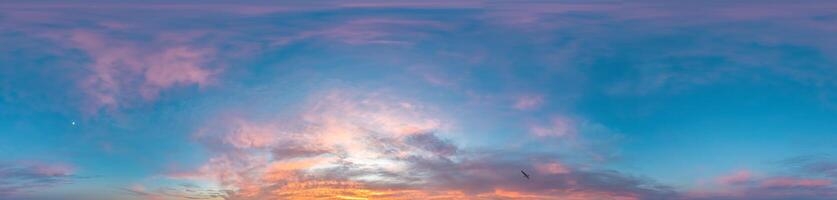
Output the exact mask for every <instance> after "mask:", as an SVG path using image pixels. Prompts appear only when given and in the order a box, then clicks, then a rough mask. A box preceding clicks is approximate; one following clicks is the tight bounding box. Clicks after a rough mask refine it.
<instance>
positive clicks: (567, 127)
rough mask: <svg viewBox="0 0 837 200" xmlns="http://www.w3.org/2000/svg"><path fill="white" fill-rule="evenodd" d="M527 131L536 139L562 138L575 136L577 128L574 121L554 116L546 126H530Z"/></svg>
mask: <svg viewBox="0 0 837 200" xmlns="http://www.w3.org/2000/svg"><path fill="white" fill-rule="evenodd" d="M529 131H530V132H531V133H532V134H534V135H535V136H538V137H563V136H570V135H574V134H576V132H577V128H576V124H575V120H572V119H570V118H567V117H563V116H556V117H553V118H552V119H551V120H550V121H549V122H548V123H546V124H536V125H531V126H530V127H529Z"/></svg>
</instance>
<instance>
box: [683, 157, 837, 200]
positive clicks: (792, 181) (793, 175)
mask: <svg viewBox="0 0 837 200" xmlns="http://www.w3.org/2000/svg"><path fill="white" fill-rule="evenodd" d="M820 158H822V157H818V156H800V157H795V158H791V159H786V160H784V161H781V162H780V163H782V164H785V165H784V167H786V168H784V169H785V170H786V171H787V172H784V173H781V174H782V175H776V174H768V175H764V176H759V177H755V176H753V175H752V172H750V171H737V172H734V173H731V174H730V175H725V176H721V177H718V178H716V180H718V183H720V184H721V185H719V186H720V188H719V189H711V190H701V191H689V192H686V193H684V194H683V195H682V199H687V200H699V199H724V200H738V199H742V200H743V199H756V200H767V199H770V200H773V199H777V200H778V199H803V200H815V199H816V200H819V199H829V198H831V197H833V196H835V195H837V187H835V185H834V184H833V180H832V179H830V178H824V177H828V176H827V174H825V173H810V172H808V171H804V170H805V168H796V167H793V166H794V165H796V164H799V163H810V162H811V161H812V160H819V159H820ZM787 164H791V165H790V166H791V167H788V165H787Z"/></svg>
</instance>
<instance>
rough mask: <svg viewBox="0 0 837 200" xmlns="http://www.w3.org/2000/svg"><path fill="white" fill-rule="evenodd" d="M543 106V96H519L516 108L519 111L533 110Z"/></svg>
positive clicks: (515, 103) (515, 104)
mask: <svg viewBox="0 0 837 200" xmlns="http://www.w3.org/2000/svg"><path fill="white" fill-rule="evenodd" d="M541 105H543V95H523V96H518V97H517V100H516V101H515V102H514V108H515V109H518V110H532V109H535V108H538V107H540V106H541Z"/></svg>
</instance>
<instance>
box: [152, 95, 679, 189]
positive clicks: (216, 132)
mask: <svg viewBox="0 0 837 200" xmlns="http://www.w3.org/2000/svg"><path fill="white" fill-rule="evenodd" d="M303 105H305V106H304V109H302V110H301V111H300V112H299V113H298V114H296V115H292V116H290V117H287V118H285V117H281V118H279V119H275V120H246V119H245V118H242V117H240V116H239V117H233V118H237V120H229V119H230V117H222V118H223V119H224V120H220V121H223V122H227V123H222V124H220V128H219V126H216V125H218V124H216V125H212V126H208V127H207V128H206V129H203V130H201V131H199V132H198V133H196V135H195V138H196V139H198V140H199V141H201V142H202V143H204V144H205V145H206V146H207V147H208V148H209V149H210V150H211V151H212V152H214V153H213V154H214V156H213V157H212V158H210V159H209V160H208V162H206V163H205V164H204V165H202V166H201V167H199V168H198V169H195V170H194V171H193V172H191V174H192V175H190V176H183V175H182V174H181V175H179V176H169V178H172V179H193V180H194V179H195V177H200V179H202V180H210V181H212V182H214V183H217V184H219V185H221V186H222V187H224V188H225V190H228V191H231V192H230V193H228V194H227V195H226V196H225V197H226V198H227V199H275V198H287V199H296V198H376V199H399V198H400V199H403V198H428V199H431V198H442V199H475V198H476V199H483V198H485V199H585V198H600V199H601V198H605V199H662V198H664V197H669V196H671V195H674V192H673V190H672V189H671V188H669V187H666V186H664V185H660V184H656V183H654V182H653V181H650V180H647V179H644V178H640V177H634V176H630V175H626V174H623V173H620V172H617V171H611V170H596V169H582V168H575V167H573V166H571V165H567V164H565V163H563V162H562V161H560V160H557V159H556V158H557V156H556V155H552V154H542V155H541V154H538V155H519V154H517V153H513V152H508V151H503V150H493V151H481V150H472V149H462V148H460V147H459V146H458V145H457V144H456V143H455V142H453V141H451V140H449V139H446V136H447V134H448V133H446V130H447V128H446V127H448V126H451V124H450V123H452V121H446V120H441V119H443V118H442V117H441V116H440V115H439V114H438V113H436V114H434V112H428V111H429V110H430V108H429V107H428V106H427V105H423V104H421V103H420V102H413V101H409V100H405V99H400V98H396V97H393V96H391V95H385V94H381V93H375V92H352V91H340V90H335V91H330V92H325V93H321V94H318V95H313V96H312V97H311V98H310V101H309V102H306V103H304V104H303ZM212 124H215V123H212ZM515 155H517V156H515ZM521 169H526V170H527V171H531V174H532V179H531V180H529V182H527V180H525V179H523V178H522V177H521V176H520V174H519V171H520V170H521Z"/></svg>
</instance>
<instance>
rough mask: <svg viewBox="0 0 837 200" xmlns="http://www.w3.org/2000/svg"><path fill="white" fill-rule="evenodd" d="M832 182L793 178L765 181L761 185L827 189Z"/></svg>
mask: <svg viewBox="0 0 837 200" xmlns="http://www.w3.org/2000/svg"><path fill="white" fill-rule="evenodd" d="M830 185H831V180H828V179H805V178H791V177H779V178H771V179H767V180H764V181H763V182H762V183H761V186H762V187H767V188H774V187H825V186H830Z"/></svg>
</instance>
